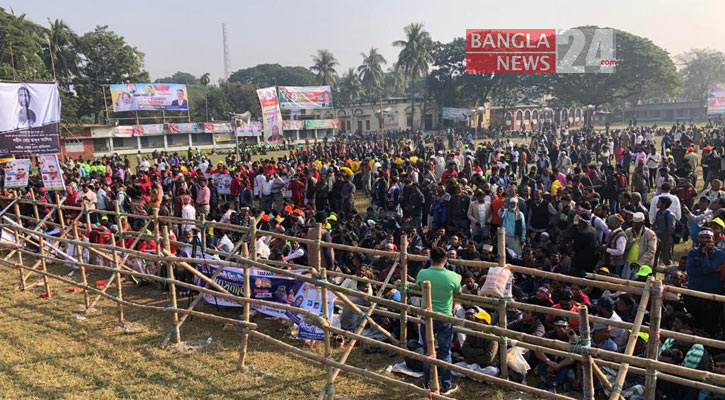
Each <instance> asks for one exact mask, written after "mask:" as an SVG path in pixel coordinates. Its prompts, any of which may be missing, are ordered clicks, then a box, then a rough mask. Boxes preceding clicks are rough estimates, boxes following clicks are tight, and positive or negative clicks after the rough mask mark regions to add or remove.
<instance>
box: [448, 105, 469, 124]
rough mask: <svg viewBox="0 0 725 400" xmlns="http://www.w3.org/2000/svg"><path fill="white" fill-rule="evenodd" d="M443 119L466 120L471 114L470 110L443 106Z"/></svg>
mask: <svg viewBox="0 0 725 400" xmlns="http://www.w3.org/2000/svg"><path fill="white" fill-rule="evenodd" d="M442 110H443V119H448V120H452V121H466V120H468V118H469V117H470V116H471V110H469V109H467V108H452V107H443V108H442Z"/></svg>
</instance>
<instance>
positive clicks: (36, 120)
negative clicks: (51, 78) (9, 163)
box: [0, 82, 60, 156]
mask: <svg viewBox="0 0 725 400" xmlns="http://www.w3.org/2000/svg"><path fill="white" fill-rule="evenodd" d="M59 152H60V96H59V95H58V85H56V84H55V83H26V82H0V156H5V155H11V154H42V153H59Z"/></svg>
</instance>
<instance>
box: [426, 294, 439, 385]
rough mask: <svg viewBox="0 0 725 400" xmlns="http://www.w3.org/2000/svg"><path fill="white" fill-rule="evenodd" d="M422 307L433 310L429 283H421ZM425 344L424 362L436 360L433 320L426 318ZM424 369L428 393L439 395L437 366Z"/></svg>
mask: <svg viewBox="0 0 725 400" xmlns="http://www.w3.org/2000/svg"><path fill="white" fill-rule="evenodd" d="M423 305H424V307H425V309H426V310H432V309H433V302H432V300H431V294H430V281H424V282H423ZM425 343H426V348H427V349H428V351H427V354H425V357H426V360H430V359H436V347H435V336H434V331H433V318H431V317H430V316H426V318H425ZM425 367H426V368H428V370H429V371H430V372H429V373H428V376H429V381H428V387H429V389H430V393H433V394H439V393H440V390H441V387H440V384H439V383H438V366H437V365H436V364H432V363H428V362H426V366H425Z"/></svg>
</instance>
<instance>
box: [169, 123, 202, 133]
mask: <svg viewBox="0 0 725 400" xmlns="http://www.w3.org/2000/svg"><path fill="white" fill-rule="evenodd" d="M166 129H168V130H169V132H170V133H199V132H201V129H200V128H199V124H197V123H195V122H190V123H183V124H177V123H171V124H167V125H166Z"/></svg>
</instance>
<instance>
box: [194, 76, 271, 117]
mask: <svg viewBox="0 0 725 400" xmlns="http://www.w3.org/2000/svg"><path fill="white" fill-rule="evenodd" d="M207 89H208V93H207V98H208V101H209V104H208V105H209V117H210V118H213V119H216V120H227V119H229V113H235V114H241V113H243V112H245V111H249V112H251V113H252V116H253V117H254V118H258V117H260V116H261V107H260V105H259V99H258V98H257V87H256V86H254V85H250V84H246V83H238V82H222V83H220V84H219V86H208V87H207ZM204 101H205V99H204V97H201V96H200V97H198V98H197V100H195V102H196V106H195V107H193V108H192V109H193V110H196V111H195V117H196V118H201V119H203V117H202V115H203V114H204V106H205V104H204V103H203V102H204Z"/></svg>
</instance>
